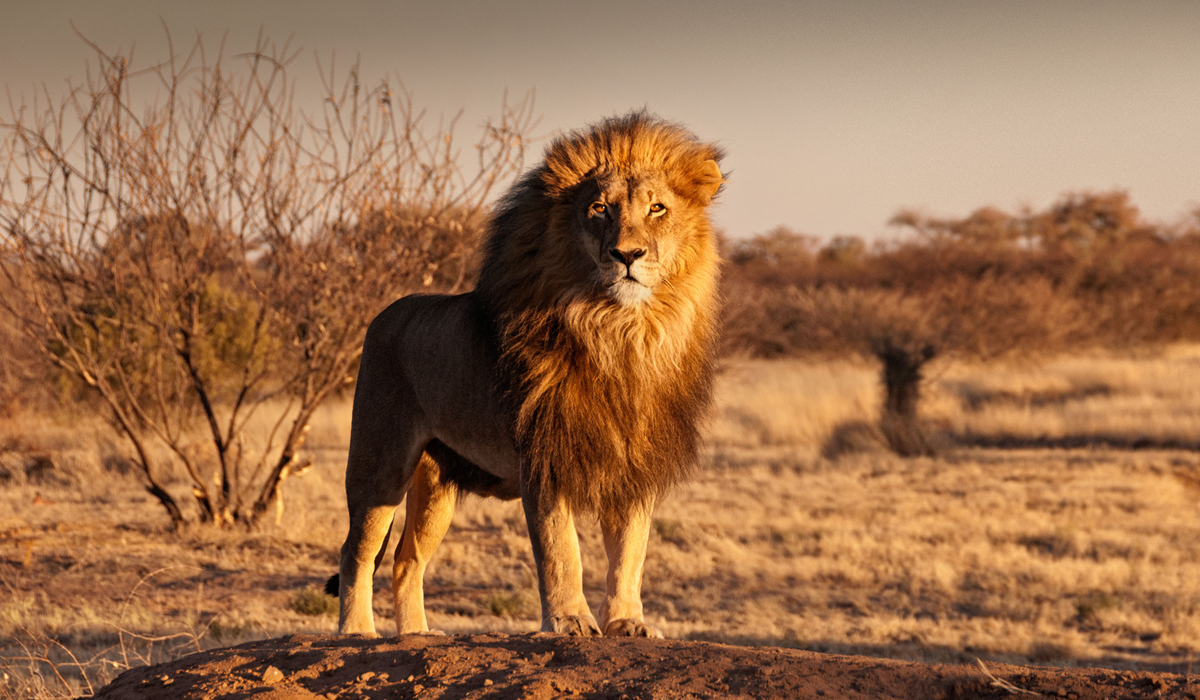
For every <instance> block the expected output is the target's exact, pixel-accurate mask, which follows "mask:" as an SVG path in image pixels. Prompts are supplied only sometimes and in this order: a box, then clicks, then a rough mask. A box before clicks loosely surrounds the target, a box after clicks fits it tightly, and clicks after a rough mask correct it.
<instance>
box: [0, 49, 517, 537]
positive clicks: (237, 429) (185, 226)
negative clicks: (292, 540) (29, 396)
mask: <svg viewBox="0 0 1200 700" xmlns="http://www.w3.org/2000/svg"><path fill="white" fill-rule="evenodd" d="M96 55H97V61H98V65H97V66H96V69H95V71H94V72H89V75H88V79H87V80H86V81H85V82H84V83H82V84H79V85H76V86H74V87H72V88H71V89H70V91H69V92H68V93H67V95H66V96H65V97H63V98H62V99H61V100H59V101H56V102H55V101H48V100H49V98H46V99H47V101H46V102H44V103H43V101H35V102H34V103H33V104H32V105H20V106H16V107H14V108H13V111H12V115H11V118H10V119H9V120H8V121H7V122H6V123H5V124H4V128H5V130H6V131H7V135H6V138H5V140H4V142H3V146H2V148H3V151H2V152H0V163H2V164H3V172H2V176H0V231H2V233H0V235H2V236H3V238H2V239H0V240H2V241H3V243H2V244H3V246H4V248H3V250H2V251H0V266H2V269H3V274H4V278H5V279H6V280H7V284H8V286H9V289H11V290H20V291H21V292H23V295H18V296H16V297H14V298H9V297H5V298H2V299H0V307H2V308H3V309H4V310H5V311H7V312H8V314H9V317H10V318H11V319H15V321H14V323H15V325H16V327H17V328H18V329H19V331H20V332H21V334H22V335H23V337H24V338H26V339H27V341H28V343H29V346H30V347H31V348H32V349H34V350H35V351H36V352H37V353H38V354H39V355H40V356H41V357H42V358H44V359H45V360H47V361H49V362H50V363H52V364H53V365H54V366H55V367H56V368H57V371H58V372H59V373H61V374H62V375H64V376H66V377H70V378H73V380H74V381H75V382H77V383H78V384H79V385H80V386H81V387H86V390H87V391H88V392H90V393H92V394H93V395H96V396H98V397H99V398H100V399H101V400H102V402H103V404H104V405H105V406H106V407H107V408H108V410H109V411H110V412H111V415H112V417H113V421H114V424H115V425H116V427H117V429H118V430H119V431H120V432H121V433H122V434H123V435H124V436H125V437H126V438H127V439H128V440H129V442H130V444H131V445H132V447H133V450H134V452H135V453H136V455H137V457H136V463H137V466H138V468H139V470H140V472H141V474H142V476H143V477H144V480H145V483H146V486H147V489H148V490H149V491H150V492H151V493H152V494H153V495H154V496H155V497H156V498H157V499H158V500H159V502H160V503H162V505H163V507H164V508H165V509H166V511H167V513H168V514H169V515H170V517H171V519H172V521H173V522H175V523H181V522H184V521H185V520H187V519H188V516H187V515H186V513H185V512H184V508H183V507H182V506H181V505H180V502H179V500H178V498H177V496H176V495H174V494H172V493H170V492H168V490H167V489H166V488H165V487H164V485H163V484H164V478H165V477H164V474H165V473H166V471H167V470H168V469H171V468H172V467H173V466H174V465H177V466H178V467H181V468H182V469H183V470H184V471H185V472H186V474H187V478H188V482H189V484H190V487H191V495H192V497H193V499H194V501H195V504H196V506H197V508H198V513H199V518H200V520H202V521H205V522H210V523H216V524H228V523H233V522H242V523H247V524H253V523H256V522H258V521H259V520H260V519H261V517H262V516H263V515H264V514H265V513H266V512H267V511H268V510H269V509H270V506H271V505H272V504H275V505H276V508H277V509H278V508H280V507H281V504H282V501H281V500H280V488H281V486H282V484H283V482H284V481H285V480H286V479H287V478H288V476H289V475H290V474H294V473H296V472H297V471H299V470H301V469H303V468H304V466H305V464H306V460H305V457H304V456H303V455H302V454H301V448H302V447H303V444H304V439H305V435H306V433H307V431H308V429H309V419H310V418H311V417H312V415H313V412H314V411H315V409H316V408H317V406H319V405H320V403H321V402H322V401H324V400H325V399H326V398H327V397H329V396H330V395H331V394H333V393H335V392H337V391H339V390H340V389H341V388H342V387H345V386H347V385H348V384H349V383H350V382H352V381H353V374H354V371H355V367H356V363H357V360H358V356H359V352H360V348H361V341H362V336H363V334H364V332H365V330H366V325H367V323H368V322H369V320H370V319H371V318H372V317H373V316H374V314H375V313H377V312H378V311H379V310H381V309H382V308H383V306H384V305H386V304H387V303H388V302H390V301H391V300H393V299H394V298H396V297H398V296H401V295H403V294H406V293H409V292H413V291H418V290H431V291H437V290H457V289H460V288H462V287H463V286H464V285H465V284H468V283H469V281H470V278H471V269H470V266H469V264H468V262H467V261H468V260H470V258H471V254H472V251H473V249H474V246H475V245H476V241H477V239H478V230H479V228H480V226H481V222H482V221H483V218H484V209H485V206H486V203H487V201H488V197H489V195H490V194H491V192H492V191H493V188H494V187H495V186H496V185H497V184H498V183H501V182H502V181H503V180H505V179H506V178H508V177H510V176H511V175H513V174H514V173H515V172H516V171H517V169H519V167H520V163H521V158H522V153H523V147H524V139H523V135H524V132H525V131H526V130H527V128H528V127H529V123H530V119H529V106H530V105H529V104H528V101H526V102H524V103H521V104H518V105H516V106H509V105H507V104H506V105H505V106H504V107H503V109H502V112H501V115H500V117H499V118H498V119H497V120H495V121H492V122H489V123H488V124H486V125H485V126H484V127H483V133H482V136H481V137H480V140H479V141H478V143H476V144H475V145H474V149H473V150H474V154H475V156H476V158H475V162H474V164H473V165H472V166H469V167H468V166H464V165H463V164H462V163H461V162H460V158H459V147H458V146H457V143H456V141H455V139H454V122H453V121H451V122H450V123H449V125H447V126H439V127H436V128H429V127H426V125H425V124H424V121H423V115H422V114H421V113H419V112H417V111H416V110H415V108H414V107H413V104H412V102H411V100H410V98H409V97H408V96H407V95H405V94H404V93H403V92H397V91H394V90H393V89H392V87H391V86H390V85H389V84H388V83H387V82H386V81H383V82H380V83H378V84H376V85H375V86H374V87H370V86H367V85H364V84H363V82H362V81H361V80H360V76H359V74H358V69H357V67H355V68H352V69H350V71H349V72H348V73H347V74H345V75H344V76H341V77H340V78H339V77H338V75H335V73H334V71H333V69H332V67H330V69H329V70H328V71H327V72H323V79H324V81H325V82H324V88H325V99H324V101H323V102H322V108H321V110H320V111H318V112H317V113H316V114H315V115H305V114H303V113H302V112H300V111H299V110H297V109H295V108H294V105H293V95H294V86H293V84H292V83H291V82H290V81H289V79H288V76H287V67H288V65H289V64H290V63H291V62H292V61H293V60H294V58H295V53H294V52H291V51H290V50H289V48H288V47H287V46H283V47H277V46H275V45H274V44H272V43H269V42H267V41H265V40H263V39H261V38H260V40H259V42H258V44H257V45H256V46H255V47H254V49H253V51H251V52H250V53H248V54H244V55H241V56H239V57H237V58H236V59H233V60H232V61H231V60H230V59H227V58H226V57H225V56H223V55H220V54H218V55H216V56H215V57H214V56H212V55H210V54H208V53H207V52H206V50H205V46H204V44H203V42H202V41H200V40H198V41H197V42H196V44H195V45H194V46H193V48H192V49H191V51H190V53H188V54H187V55H177V54H175V53H172V54H171V55H170V56H168V58H167V59H166V60H165V61H163V62H162V63H159V64H156V65H153V66H150V67H148V68H144V69H139V70H135V69H133V68H132V67H131V66H130V63H129V60H128V58H127V57H126V56H123V55H111V56H110V55H108V54H105V53H104V52H103V51H101V50H99V49H96ZM271 410H274V411H276V415H274V416H273V417H272V419H271V420H270V421H268V422H269V423H270V424H271V425H272V426H273V427H272V428H271V429H270V430H269V431H266V432H265V434H260V433H258V432H253V431H250V430H249V429H248V427H247V426H248V425H249V424H250V420H251V418H252V417H253V416H255V414H256V413H260V412H264V411H271ZM259 422H261V418H260V419H259ZM152 444H161V445H165V446H166V447H167V448H169V452H170V454H171V455H172V456H171V459H170V460H169V462H170V463H158V462H157V461H156V460H155V458H154V457H153V454H154V452H153V450H152V449H150V447H151V445H152Z"/></svg>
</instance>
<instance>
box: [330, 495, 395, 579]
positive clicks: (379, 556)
mask: <svg viewBox="0 0 1200 700" xmlns="http://www.w3.org/2000/svg"><path fill="white" fill-rule="evenodd" d="M395 522H396V514H395V513H392V519H391V520H390V521H389V522H388V526H387V532H388V534H387V537H384V538H383V544H382V545H381V546H380V547H379V553H378V554H376V555H375V568H374V569H372V570H371V574H372V575H374V573H375V572H376V571H379V563H380V562H382V561H383V555H384V553H386V552H387V548H388V542H390V541H391V539H392V525H393V524H394V523H395ZM341 583H342V576H341V574H340V573H337V574H334V575H333V576H330V577H329V580H328V581H326V582H325V592H326V593H328V594H329V595H331V596H333V597H334V598H336V597H338V589H339V587H340V586H341Z"/></svg>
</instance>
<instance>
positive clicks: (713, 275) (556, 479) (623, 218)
mask: <svg viewBox="0 0 1200 700" xmlns="http://www.w3.org/2000/svg"><path fill="white" fill-rule="evenodd" d="M721 155H722V153H721V151H720V150H719V149H718V148H716V147H715V146H713V145H710V144H705V143H701V142H700V141H698V140H696V138H695V137H694V136H692V134H690V133H689V132H688V131H686V130H685V129H683V128H681V127H679V126H675V125H673V124H669V123H667V122H664V121H661V120H659V119H656V118H654V117H651V116H649V115H647V114H646V113H644V112H634V113H631V114H628V115H626V116H624V117H619V118H610V119H606V120H604V121H602V122H600V123H599V124H596V125H594V126H592V127H590V128H588V129H584V130H581V131H576V132H572V133H570V134H568V135H566V136H564V137H561V138H559V139H557V140H555V141H554V142H553V143H552V144H551V145H550V147H549V148H548V149H547V150H546V155H545V161H544V162H543V163H542V164H541V165H540V166H538V167H537V168H535V169H533V170H532V171H531V172H529V173H527V174H526V175H525V176H524V177H523V178H522V179H521V180H520V181H519V182H518V183H517V184H516V185H514V187H513V188H512V190H511V191H510V192H509V193H508V195H507V196H506V197H505V198H504V200H503V201H502V202H501V203H500V206H499V210H498V212H497V214H496V216H495V218H494V220H493V222H492V224H491V227H490V231H489V234H488V240H487V244H486V248H485V252H484V259H483V266H482V270H481V272H480V278H479V284H478V285H477V287H476V289H475V290H474V291H472V292H469V293H466V294H459V295H456V296H438V295H415V296H408V297H405V298H403V299H400V300H399V301H397V302H395V303H394V304H392V305H391V306H389V307H388V308H387V309H386V310H384V311H383V313H381V314H379V316H378V317H377V318H376V319H375V320H374V321H373V322H372V323H371V326H370V329H369V330H368V331H367V336H366V340H365V341H364V343H363V354H362V363H361V366H360V368H359V373H358V390H357V391H356V393H355V395H354V417H353V423H352V428H351V434H350V456H349V462H348V464H347V466H346V498H347V501H348V503H349V509H350V532H349V534H348V535H347V536H346V543H345V545H343V547H342V558H341V567H340V576H339V577H338V579H339V581H338V582H336V583H335V581H334V579H330V587H331V588H333V587H335V586H336V590H337V592H338V594H339V595H340V597H341V616H340V621H339V629H340V631H341V632H342V633H343V634H350V633H359V634H374V633H375V621H374V617H373V615H372V612H371V592H372V591H371V589H372V585H371V579H372V574H373V572H374V570H375V568H376V567H377V566H378V564H379V561H380V560H381V559H382V557H383V548H384V547H385V546H386V543H387V535H388V532H389V529H390V526H391V520H392V517H393V515H394V512H395V509H396V508H397V506H398V505H399V504H400V501H401V500H402V499H403V498H404V496H405V493H407V494H408V507H407V518H406V520H405V524H404V535H403V537H402V538H401V540H400V544H399V545H398V547H397V548H396V557H395V558H396V564H395V569H394V572H393V578H392V592H393V595H394V596H395V599H396V624H397V627H398V631H399V633H401V634H403V633H406V632H421V631H426V630H428V624H427V622H426V619H425V610H424V601H423V597H422V588H421V585H422V583H421V579H422V576H423V574H424V572H425V567H426V565H427V564H428V562H429V559H430V557H432V556H433V552H434V549H436V548H437V546H438V543H439V542H441V539H442V537H443V535H445V533H446V529H447V528H448V527H449V525H450V519H451V516H452V514H453V511H454V506H455V501H456V499H457V497H458V494H459V493H461V492H464V491H465V492H470V493H477V494H483V495H489V496H497V497H500V498H516V497H518V496H520V498H521V501H522V505H523V506H524V510H525V518H526V521H527V522H528V525H529V535H530V539H531V540H532V543H533V556H534V560H535V561H536V563H537V571H538V590H539V592H540V594H541V604H542V629H543V630H545V631H553V632H563V633H567V634H572V635H585V636H590V635H598V634H600V633H601V631H603V633H604V634H607V635H628V636H653V637H661V636H662V632H660V631H659V630H658V629H657V628H655V627H653V626H651V625H649V624H647V623H646V622H645V621H644V620H643V618H642V602H641V578H642V565H643V562H644V559H645V554H646V542H647V539H648V534H649V522H650V514H651V511H652V510H653V508H654V505H655V502H656V501H657V500H658V499H659V498H660V496H662V494H663V493H664V491H665V490H666V489H667V487H669V486H670V485H671V484H672V483H673V482H675V481H676V480H677V479H679V477H680V476H682V475H683V474H684V473H685V472H686V470H687V469H688V468H689V467H690V466H691V465H692V464H693V463H694V462H695V457H696V448H697V441H698V436H697V427H696V424H697V420H698V418H699V417H700V416H701V414H702V413H703V412H704V411H705V409H706V408H707V405H708V403H709V399H710V395H711V387H712V375H713V351H714V345H715V339H716V334H717V304H716V295H717V291H716V287H717V277H718V259H717V251H716V244H715V241H714V236H713V233H712V230H711V227H710V224H709V220H708V216H707V213H706V209H707V207H708V204H709V202H710V201H711V199H712V197H713V195H715V194H716V193H717V191H718V190H719V189H720V188H721V185H722V183H723V178H722V175H721V170H720V167H719V166H718V164H717V161H718V159H719V158H720V157H721ZM584 513H590V514H594V515H596V516H597V517H598V519H599V521H600V525H601V529H602V530H603V534H604V547H605V550H606V552H607V554H608V562H609V565H608V585H607V592H606V595H605V598H604V603H603V604H602V605H601V607H600V623H599V624H597V623H596V618H595V617H593V616H592V611H591V610H590V609H589V608H588V604H587V601H586V600H585V599H584V597H583V576H582V569H581V565H580V560H579V541H578V538H577V535H576V532H575V524H574V518H575V516H576V515H578V514H584Z"/></svg>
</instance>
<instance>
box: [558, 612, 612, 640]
mask: <svg viewBox="0 0 1200 700" xmlns="http://www.w3.org/2000/svg"><path fill="white" fill-rule="evenodd" d="M550 627H551V629H552V630H553V631H555V632H557V633H559V634H565V635H567V636H568V637H599V636H600V625H597V624H596V620H595V619H594V618H592V616H590V615H587V616H585V615H560V616H558V617H552V618H550Z"/></svg>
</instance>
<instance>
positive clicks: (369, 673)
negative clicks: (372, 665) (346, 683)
mask: <svg viewBox="0 0 1200 700" xmlns="http://www.w3.org/2000/svg"><path fill="white" fill-rule="evenodd" d="M374 677H375V672H374V671H367V672H366V673H364V674H362V675H361V676H359V677H358V682H359V683H366V682H367V681H369V680H371V679H372V678H374Z"/></svg>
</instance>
